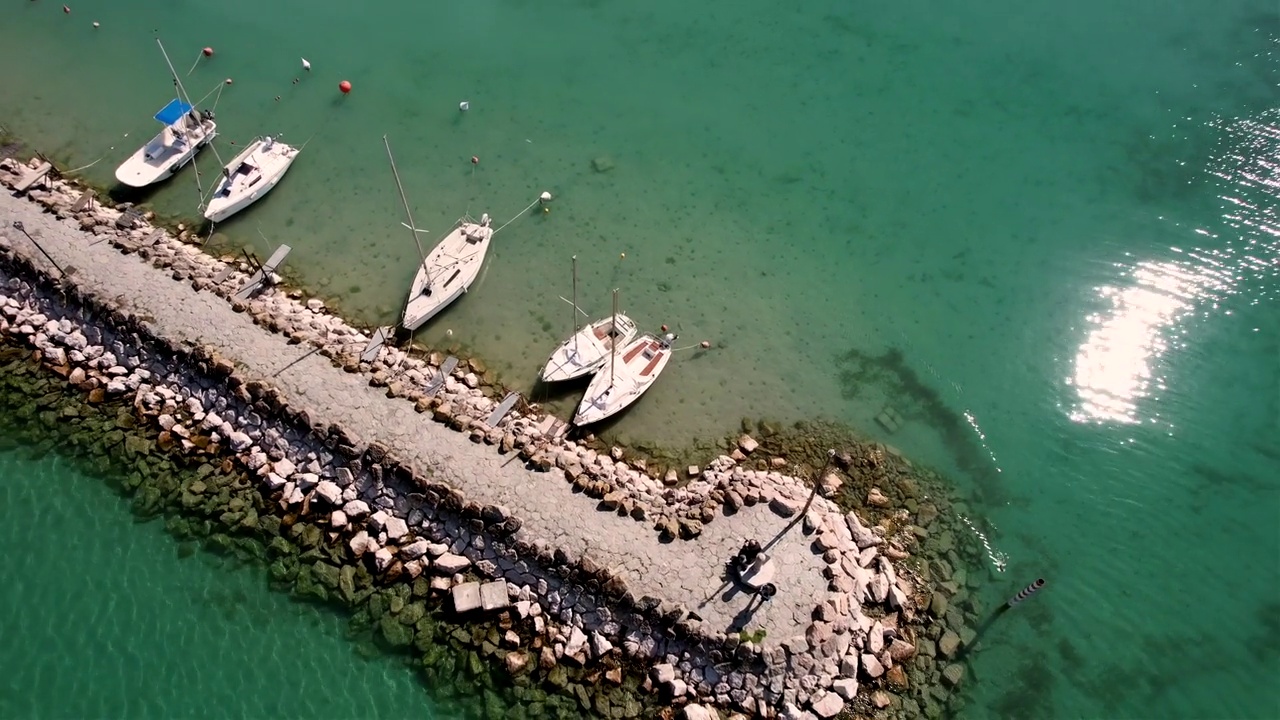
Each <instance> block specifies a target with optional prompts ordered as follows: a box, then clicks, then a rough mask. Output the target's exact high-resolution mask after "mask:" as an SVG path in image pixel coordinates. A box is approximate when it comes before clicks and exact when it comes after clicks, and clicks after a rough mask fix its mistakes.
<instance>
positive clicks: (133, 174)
mask: <svg viewBox="0 0 1280 720" xmlns="http://www.w3.org/2000/svg"><path fill="white" fill-rule="evenodd" d="M155 118H156V120H159V121H160V122H161V123H163V124H164V129H163V130H161V131H160V134H159V135H156V136H155V137H154V138H152V139H151V141H150V142H148V143H147V144H146V145H143V146H142V147H140V148H138V151H137V152H135V153H134V154H133V155H130V156H129V159H128V160H125V161H124V162H123V163H121V165H120V167H118V168H116V180H119V181H120V182H121V183H123V184H125V185H128V186H130V187H146V186H147V185H152V184H154V183H157V182H160V181H161V180H165V179H167V178H169V177H171V176H172V175H173V174H174V173H176V172H178V170H180V169H181V168H182V166H183V165H186V164H187V163H189V162H191V159H192V158H194V157H195V156H196V153H197V152H199V151H200V148H202V147H204V146H205V145H208V144H209V142H210V141H211V140H213V138H214V137H215V136H216V135H217V134H218V125H217V123H215V122H214V121H213V113H212V112H210V111H203V112H201V111H197V110H196V109H195V108H193V107H192V106H191V103H188V102H185V101H184V100H182V99H181V98H174V99H173V100H172V101H170V102H169V104H168V105H165V106H164V107H163V108H161V110H160V112H158V113H156V115H155Z"/></svg>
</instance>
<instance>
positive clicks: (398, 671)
mask: <svg viewBox="0 0 1280 720" xmlns="http://www.w3.org/2000/svg"><path fill="white" fill-rule="evenodd" d="M0 478H3V479H4V482H3V484H0V540H3V544H4V547H5V565H4V566H5V578H6V580H5V584H4V589H3V591H0V618H3V620H0V628H3V634H4V638H5V640H4V647H3V650H0V677H3V680H0V717H5V718H33V719H34V718H179V717H258V718H265V717H281V718H316V717H334V718H336V717H369V718H372V717H402V718H403V717H440V718H445V717H456V716H460V715H456V714H455V713H454V712H452V711H450V710H449V709H448V708H447V707H442V706H441V705H439V704H436V703H433V701H432V699H431V697H430V695H429V693H428V692H427V690H426V689H425V688H424V686H423V684H422V682H421V680H420V679H419V677H418V675H417V674H416V673H415V672H414V671H413V670H412V669H411V668H408V667H406V666H405V665H404V664H402V663H400V662H398V661H395V660H389V659H380V658H375V659H366V658H364V657H361V656H360V655H358V654H357V651H356V646H355V644H353V643H352V642H350V641H348V640H347V639H346V637H345V634H344V633H345V630H346V622H345V621H344V620H343V619H342V618H341V617H339V616H338V615H337V614H336V613H332V612H328V611H325V610H321V609H318V608H316V607H314V606H312V605H307V604H303V603H296V602H292V601H291V600H289V599H288V597H286V596H285V595H282V594H278V593H272V592H269V591H268V590H267V580H266V575H265V572H263V571H262V570H261V569H252V568H247V567H241V566H237V565H236V564H234V563H231V562H227V561H224V560H222V559H221V558H219V557H216V556H213V555H209V554H208V553H204V552H201V551H196V552H194V553H192V552H191V551H190V548H187V549H186V550H185V551H184V550H183V549H182V547H181V546H180V545H179V544H178V543H177V542H176V541H174V540H173V539H172V538H171V537H170V536H169V535H167V534H166V533H165V531H164V525H163V522H162V521H156V522H149V523H143V524H138V523H135V522H134V521H133V517H132V514H131V512H130V509H129V504H128V502H126V501H124V500H122V499H120V497H119V496H117V495H116V494H115V493H113V492H112V491H111V490H110V489H109V488H108V487H107V485H106V483H104V482H103V481H102V480H101V479H98V478H92V477H87V476H85V475H83V474H82V473H81V472H80V471H79V470H77V469H76V467H75V466H73V465H72V464H70V463H68V462H66V461H65V460H63V459H61V458H59V457H58V456H56V455H46V456H44V457H43V458H41V459H38V460H36V459H32V458H31V457H30V456H29V455H27V454H25V453H19V452H15V451H6V452H0Z"/></svg>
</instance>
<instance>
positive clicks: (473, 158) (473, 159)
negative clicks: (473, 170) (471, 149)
mask: <svg viewBox="0 0 1280 720" xmlns="http://www.w3.org/2000/svg"><path fill="white" fill-rule="evenodd" d="M471 164H472V165H479V164H480V158H478V157H476V156H475V155H472V156H471Z"/></svg>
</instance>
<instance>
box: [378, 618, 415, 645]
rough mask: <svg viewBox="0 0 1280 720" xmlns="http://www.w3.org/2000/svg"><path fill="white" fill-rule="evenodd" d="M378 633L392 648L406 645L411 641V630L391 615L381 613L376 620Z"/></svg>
mask: <svg viewBox="0 0 1280 720" xmlns="http://www.w3.org/2000/svg"><path fill="white" fill-rule="evenodd" d="M378 635H379V636H380V637H381V638H382V639H383V640H384V641H386V643H387V644H388V645H390V646H391V647H393V648H402V647H407V646H408V645H409V644H410V643H412V642H413V630H412V629H410V628H408V627H406V626H405V625H403V624H401V623H400V622H399V621H397V620H396V618H395V617H394V616H392V615H383V616H382V619H381V620H379V621H378Z"/></svg>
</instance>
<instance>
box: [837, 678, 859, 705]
mask: <svg viewBox="0 0 1280 720" xmlns="http://www.w3.org/2000/svg"><path fill="white" fill-rule="evenodd" d="M831 689H832V690H834V691H835V692H836V694H837V695H839V696H840V697H842V698H844V699H845V700H852V699H853V698H854V697H856V696H857V695H858V681H857V679H855V678H851V677H848V678H840V679H839V680H836V681H835V682H833V683H831Z"/></svg>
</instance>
